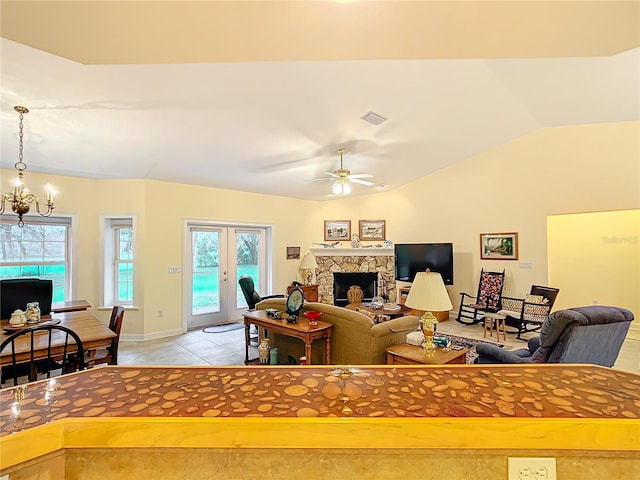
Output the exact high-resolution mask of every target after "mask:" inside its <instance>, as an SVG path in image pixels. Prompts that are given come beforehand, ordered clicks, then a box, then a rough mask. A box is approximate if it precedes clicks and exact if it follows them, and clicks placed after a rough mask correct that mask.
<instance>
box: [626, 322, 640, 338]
mask: <svg viewBox="0 0 640 480" xmlns="http://www.w3.org/2000/svg"><path fill="white" fill-rule="evenodd" d="M627 338H630V339H632V340H640V322H638V321H637V320H634V321H633V322H631V326H630V327H629V333H628V334H627Z"/></svg>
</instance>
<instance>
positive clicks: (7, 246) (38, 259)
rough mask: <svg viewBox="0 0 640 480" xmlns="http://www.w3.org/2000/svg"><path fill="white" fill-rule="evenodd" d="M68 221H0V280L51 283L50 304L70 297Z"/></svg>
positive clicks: (69, 235) (12, 218)
mask: <svg viewBox="0 0 640 480" xmlns="http://www.w3.org/2000/svg"><path fill="white" fill-rule="evenodd" d="M70 239H71V218H67V217H25V224H24V227H18V224H17V222H16V220H15V217H13V216H6V217H5V216H3V217H0V279H3V278H20V277H38V278H41V279H47V280H52V281H53V301H54V302H63V301H65V300H67V299H70V298H72V295H71V291H70V290H71V268H70V264H71V261H70V259H71V240H70Z"/></svg>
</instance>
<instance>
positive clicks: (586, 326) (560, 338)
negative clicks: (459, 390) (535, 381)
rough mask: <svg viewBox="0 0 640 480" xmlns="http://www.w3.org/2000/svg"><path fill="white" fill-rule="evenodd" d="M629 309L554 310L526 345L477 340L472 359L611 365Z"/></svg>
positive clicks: (628, 321) (629, 319) (630, 317)
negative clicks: (514, 346) (506, 345)
mask: <svg viewBox="0 0 640 480" xmlns="http://www.w3.org/2000/svg"><path fill="white" fill-rule="evenodd" d="M632 321H633V313H631V312H630V311H629V310H627V309H625V308H619V307H607V306H604V305H593V306H588V307H575V308H569V309H566V310H558V311H556V312H554V313H552V314H551V315H550V316H549V317H548V318H547V319H546V320H545V321H544V323H543V324H542V328H541V329H540V336H539V337H535V338H532V339H531V340H529V342H528V348H522V349H519V350H512V351H508V350H504V349H502V348H500V347H499V346H496V345H490V344H487V343H479V344H478V345H477V346H476V352H477V353H478V358H477V359H476V363H591V364H596V365H603V366H605V367H611V366H613V364H614V363H615V361H616V358H617V357H618V352H619V351H620V348H621V347H622V343H623V342H624V339H625V336H626V335H627V332H628V331H629V326H630V325H631V322H632Z"/></svg>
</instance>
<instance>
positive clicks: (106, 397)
mask: <svg viewBox="0 0 640 480" xmlns="http://www.w3.org/2000/svg"><path fill="white" fill-rule="evenodd" d="M0 405H1V412H0V436H6V435H8V434H11V433H13V432H17V431H21V430H26V429H30V428H33V427H35V426H38V425H43V424H45V423H50V422H52V421H55V420H58V419H62V418H74V417H75V418H100V417H123V418H131V417H220V418H224V417H235V418H238V417H333V418H337V417H353V418H358V417H360V418H365V417H366V418H372V417H384V418H398V417H445V418H446V417H476V418H481V417H504V418H515V417H519V418H564V419H567V418H615V417H617V418H630V419H637V418H640V375H637V374H633V373H627V372H622V371H616V370H612V369H608V368H604V367H596V366H587V365H542V366H528V367H523V366H513V365H510V366H491V367H490V368H488V367H480V366H469V365H460V366H457V365H456V366H449V365H447V366H446V367H443V366H434V367H429V366H415V367H413V366H407V367H404V366H403V367H391V366H389V367H384V366H382V367H326V366H325V367H320V366H318V367H314V366H308V367H261V366H252V367H185V368H180V367H100V368H95V369H92V370H86V371H84V372H78V373H75V374H71V375H66V376H63V377H57V378H55V379H50V380H42V381H39V382H35V383H32V384H27V385H24V386H19V387H12V388H7V389H4V390H2V391H0Z"/></svg>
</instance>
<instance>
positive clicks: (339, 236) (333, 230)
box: [324, 220, 351, 242]
mask: <svg viewBox="0 0 640 480" xmlns="http://www.w3.org/2000/svg"><path fill="white" fill-rule="evenodd" d="M350 238H351V220H325V221H324V240H325V241H326V242H332V241H335V240H349V239H350Z"/></svg>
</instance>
